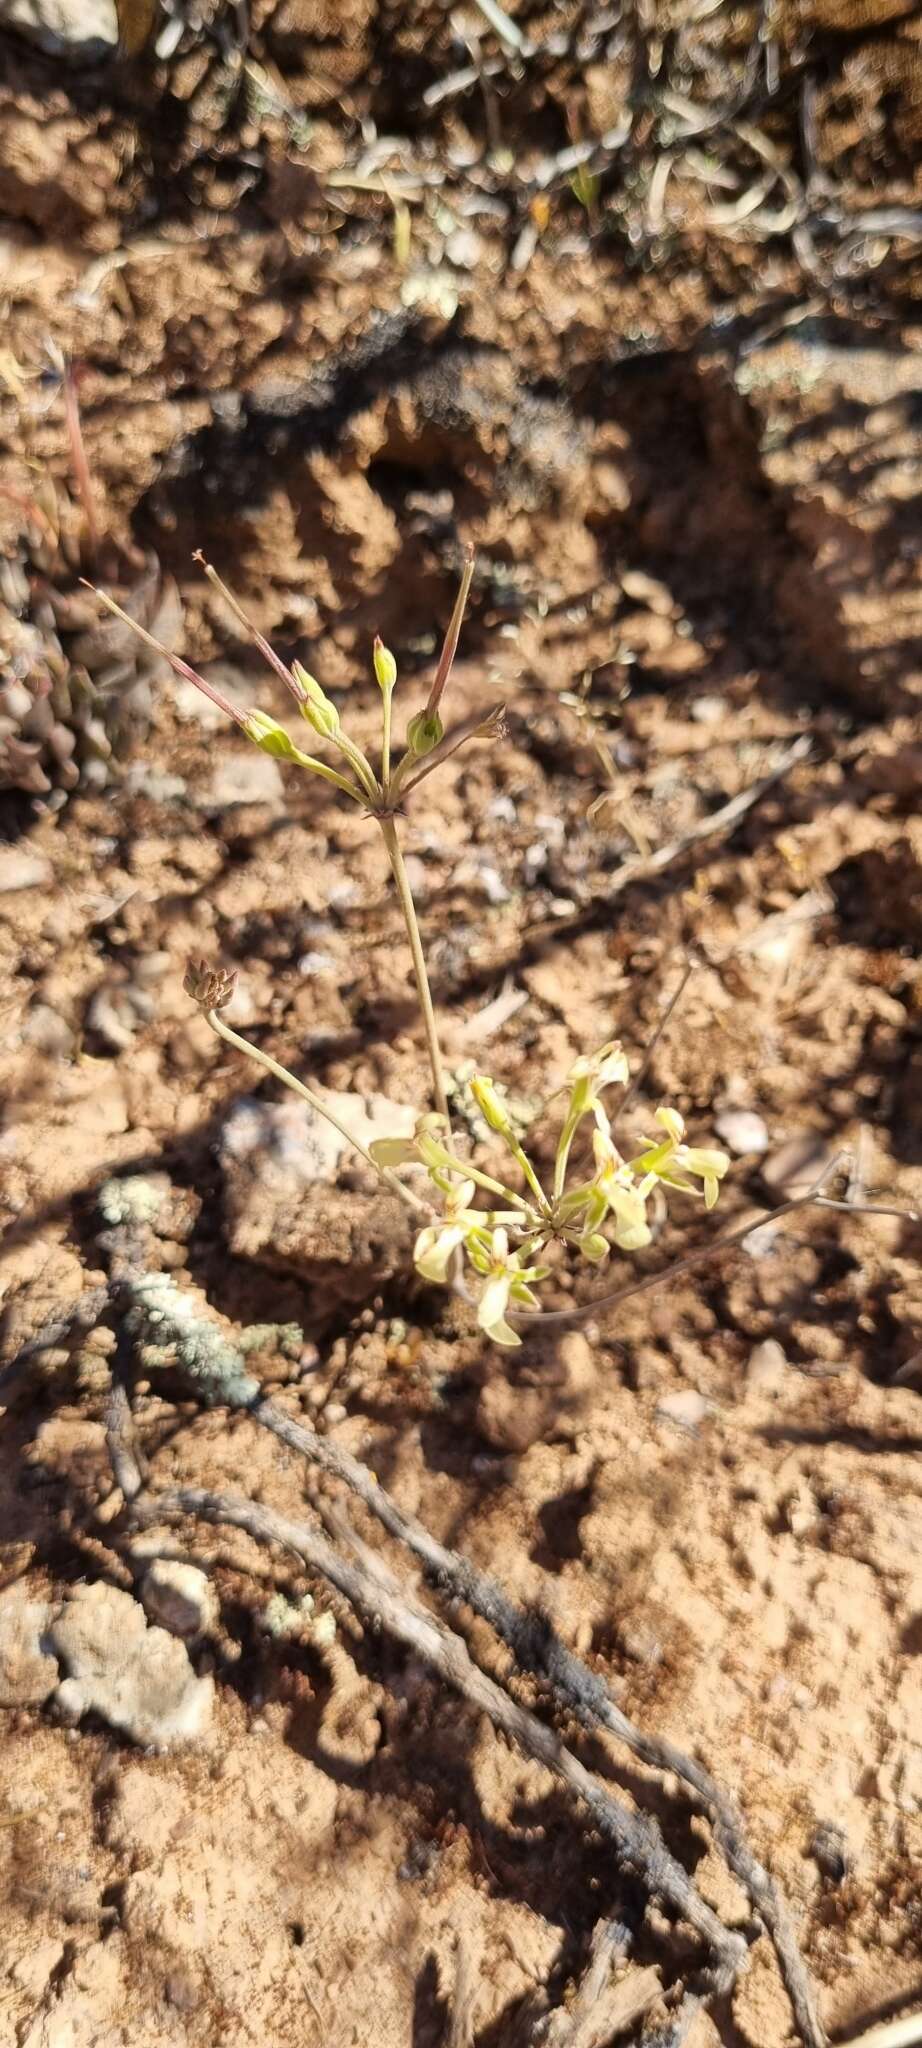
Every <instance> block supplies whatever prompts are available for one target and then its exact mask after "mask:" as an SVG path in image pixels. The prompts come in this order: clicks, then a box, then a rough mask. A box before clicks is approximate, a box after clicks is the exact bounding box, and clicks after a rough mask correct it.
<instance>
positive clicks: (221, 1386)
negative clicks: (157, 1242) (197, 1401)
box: [126, 1273, 259, 1408]
mask: <svg viewBox="0 0 922 2048" xmlns="http://www.w3.org/2000/svg"><path fill="white" fill-rule="evenodd" d="M131 1294H132V1304H131V1307H130V1309H129V1310H128V1315H127V1318H126V1322H127V1327H128V1331H129V1334H130V1335H131V1336H132V1337H133V1338H134V1340H135V1342H136V1344H137V1346H138V1351H139V1356H140V1363H141V1366H142V1369H143V1370H144V1371H145V1372H155V1371H157V1370H158V1369H162V1368H163V1367H164V1366H177V1367H178V1368H179V1370H180V1371H181V1372H183V1373H184V1374H185V1375H186V1377H187V1378H188V1379H189V1380H191V1382H192V1384H193V1386H194V1388H195V1391H196V1393H197V1394H198V1395H199V1396H200V1397H201V1399H202V1400H203V1401H205V1402H207V1404H208V1406H209V1407H217V1406H220V1405H226V1406H228V1407H231V1408H241V1407H246V1406H248V1404H249V1403H250V1402H251V1401H255V1399H256V1396H257V1394H258V1393H259V1381H258V1380H256V1379H254V1378H253V1377H252V1374H250V1373H248V1372H246V1371H245V1370H244V1364H243V1353H242V1351H241V1350H240V1349H239V1348H238V1346H236V1345H234V1344H231V1343H230V1342H229V1341H228V1339H227V1338H226V1337H225V1336H223V1335H222V1332H221V1331H220V1330H219V1329H218V1328H217V1326H216V1324H214V1323H212V1322H211V1321H209V1319H208V1317H207V1316H205V1315H203V1314H202V1313H201V1311H200V1310H199V1309H198V1307H197V1306H196V1303H195V1300H194V1299H193V1297H192V1295H191V1294H187V1293H185V1292H184V1290H183V1289H181V1288H179V1287H177V1285H176V1282H175V1280H173V1279H172V1278H171V1276H170V1275H169V1274H168V1273H140V1274H139V1275H138V1276H137V1278H136V1279H135V1280H134V1281H133V1282H132V1286H131Z"/></svg>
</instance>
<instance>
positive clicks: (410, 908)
mask: <svg viewBox="0 0 922 2048" xmlns="http://www.w3.org/2000/svg"><path fill="white" fill-rule="evenodd" d="M378 824H379V825H380V827H381V837H382V838H383V840H384V844H385V846H386V848H387V857H388V860H389V861H390V864H391V873H392V875H393V877H394V881H395V883H396V886H397V894H398V896H399V898H400V908H401V910H402V912H403V921H404V924H405V925H406V928H407V938H408V939H409V941H410V952H411V953H412V955H413V972H414V974H415V976H416V988H417V993H418V995H419V1006H420V1009H421V1011H422V1018H423V1029H424V1030H425V1033H426V1046H427V1049H428V1053H429V1065H430V1067H431V1069H432V1090H433V1094H434V1096H435V1103H436V1108H437V1109H438V1111H439V1113H440V1114H441V1115H442V1116H443V1117H444V1118H445V1121H446V1123H447V1125H448V1127H449V1130H450V1128H451V1117H450V1114H449V1109H448V1094H447V1091H446V1087H445V1070H444V1067H443V1065H442V1053H441V1048H440V1046H439V1037H438V1031H437V1029H436V1022H435V1011H434V1009H433V1007H432V994H431V991H430V988H429V976H428V974H427V972H426V958H425V954H424V953H423V942H422V939H421V938H420V934H419V920H418V918H417V915H416V905H415V903H414V901H413V891H412V889H411V888H410V878H409V876H408V874H407V871H406V865H405V863H404V858H403V854H402V853H401V851H400V841H399V839H398V837H397V827H396V825H395V823H394V820H393V818H382V817H379V818H378Z"/></svg>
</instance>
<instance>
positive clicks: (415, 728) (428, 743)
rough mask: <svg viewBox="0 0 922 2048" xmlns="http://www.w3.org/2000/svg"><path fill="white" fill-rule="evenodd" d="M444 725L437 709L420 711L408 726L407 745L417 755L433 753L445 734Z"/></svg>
mask: <svg viewBox="0 0 922 2048" xmlns="http://www.w3.org/2000/svg"><path fill="white" fill-rule="evenodd" d="M444 730H445V728H444V726H443V724H442V721H441V719H440V717H439V714H438V712H437V711H418V712H417V714H416V717H415V718H411V720H410V723H409V725H408V726H407V746H408V747H409V749H410V752H411V753H413V754H416V755H417V756H422V755H423V754H431V752H432V749H433V747H437V746H438V744H439V741H440V739H442V737H443V735H444Z"/></svg>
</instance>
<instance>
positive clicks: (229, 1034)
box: [202, 1010, 432, 1216]
mask: <svg viewBox="0 0 922 2048" xmlns="http://www.w3.org/2000/svg"><path fill="white" fill-rule="evenodd" d="M202 1014H203V1016H204V1018H205V1021H206V1023H207V1024H210V1025H211V1028H212V1031H215V1032H217V1035H218V1037H219V1038H223V1039H225V1040H226V1042H227V1044H228V1045H233V1046H236V1048H237V1051H238V1052H244V1053H246V1056H247V1059H250V1060H255V1061H256V1064H257V1066H259V1067H265V1069H266V1072H267V1074H274V1075H275V1078H276V1080H277V1081H281V1082H283V1083H284V1086H285V1087H286V1088H290V1089H291V1090H292V1093H293V1094H295V1095H300V1096H301V1097H302V1099H303V1100H304V1101H305V1102H309V1103H310V1106H311V1109H313V1110H316V1112H317V1115H318V1116H322V1117H323V1118H324V1119H325V1121H326V1122H327V1123H328V1124H332V1126H333V1129H334V1131H338V1132H339V1135H340V1137H341V1138H344V1139H345V1141H346V1144H347V1145H351V1147H352V1150H353V1152H357V1153H358V1154H359V1157H360V1158H361V1159H364V1160H366V1161H367V1163H368V1165H369V1166H371V1167H373V1168H374V1171H375V1173H376V1174H377V1175H378V1179H379V1180H383V1181H384V1182H385V1183H386V1185H387V1186H388V1187H389V1188H390V1189H391V1192H392V1194H395V1195H399V1196H400V1200H401V1201H402V1202H404V1203H405V1204H406V1206H407V1208H408V1209H413V1210H414V1211H415V1212H416V1213H417V1214H424V1215H427V1216H428V1215H431V1213H432V1212H431V1208H430V1205H429V1203H428V1202H423V1201H421V1200H420V1197H419V1195H415V1194H414V1193H413V1190H412V1188H407V1187H404V1184H403V1182H402V1181H400V1180H398V1179H397V1175H396V1174H395V1173H392V1172H391V1170H390V1167H389V1166H379V1165H378V1162H377V1160H376V1159H374V1158H373V1157H372V1155H371V1153H370V1152H369V1151H368V1148H367V1146H365V1145H363V1144H362V1141H361V1139H360V1138H357V1137H356V1136H355V1134H354V1132H353V1131H350V1130H347V1128H346V1125H345V1124H341V1123H340V1121H339V1118H338V1116H335V1115H334V1113H333V1111H332V1110H331V1109H329V1108H328V1107H327V1104H326V1103H325V1102H324V1101H323V1099H322V1097H321V1096H319V1095H315V1094H314V1091H313V1089H312V1088H308V1087H307V1086H306V1085H305V1083H304V1082H303V1081H299V1080H298V1078H297V1076H296V1075H295V1074H290V1073H289V1071H288V1068H287V1067H283V1066H281V1065H280V1063H279V1061H278V1060H274V1059H273V1058H272V1056H271V1054H270V1053H267V1052H263V1050H262V1048H261V1047H260V1046H258V1045H253V1044H251V1042H250V1040H249V1039H248V1038H241V1036H240V1033H239V1031H232V1030H231V1027H230V1025H229V1024H225V1022H224V1019H223V1017H221V1016H219V1014H218V1011H217V1010H205V1011H203V1013H202Z"/></svg>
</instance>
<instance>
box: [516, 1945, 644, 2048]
mask: <svg viewBox="0 0 922 2048" xmlns="http://www.w3.org/2000/svg"><path fill="white" fill-rule="evenodd" d="M623 1933H624V1930H623V1929H619V1928H618V1927H617V1926H616V1925H614V1924H613V1923H612V1922H611V1921H610V1920H600V1921H599V1922H598V1924H597V1926H596V1927H595V1929H594V1931H593V1936H592V1944H591V1947H590V1951H589V1962H588V1965H587V1968H586V1972H585V1975H584V1976H583V1978H582V1980H581V1982H580V1983H579V1984H578V1986H577V1989H576V1993H575V1996H574V1998H573V2000H572V2002H571V2004H570V2005H569V2006H567V2007H565V2008H564V2009H563V2010H561V2011H559V2012H555V2013H554V2014H553V2016H552V2018H551V2021H550V2024H549V2026H548V2028H547V2032H546V2034H545V2035H544V2041H545V2048H608V2043H609V2042H610V2041H611V2040H612V2039H613V2038H614V2036H615V2035H616V2034H620V2033H622V2032H623V2031H624V2029H625V2028H626V2027H630V2026H632V2025H633V2023H634V2021H635V2020H639V2019H642V2018H643V2015H644V2013H645V2012H649V2010H650V2007H651V2005H655V2004H656V2001H657V1999H658V1998H659V1997H660V1996H661V1993H662V1988H663V1987H662V1984H661V1983H660V1976H659V1971H658V1970H654V1969H644V1970H636V1969H635V1970H631V1972H630V1975H629V1976H625V1977H621V1978H618V1979H617V1980H616V1978H615V1975H614V1972H615V1967H616V1965H617V1963H618V1962H619V1961H623V1960H624V1947H623V1942H622V1941H619V1938H618V1937H619V1935H622V1936H623Z"/></svg>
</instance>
